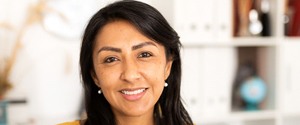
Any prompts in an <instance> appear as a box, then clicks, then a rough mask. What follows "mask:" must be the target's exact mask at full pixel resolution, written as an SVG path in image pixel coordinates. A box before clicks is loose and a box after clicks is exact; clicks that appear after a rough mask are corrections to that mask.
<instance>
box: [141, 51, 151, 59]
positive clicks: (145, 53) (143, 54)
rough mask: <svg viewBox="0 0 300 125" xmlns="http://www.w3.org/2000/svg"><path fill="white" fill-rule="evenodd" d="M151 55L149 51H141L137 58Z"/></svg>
mask: <svg viewBox="0 0 300 125" xmlns="http://www.w3.org/2000/svg"><path fill="white" fill-rule="evenodd" d="M151 56H152V54H151V53H149V52H142V53H141V54H140V55H139V56H138V58H147V57H151Z"/></svg>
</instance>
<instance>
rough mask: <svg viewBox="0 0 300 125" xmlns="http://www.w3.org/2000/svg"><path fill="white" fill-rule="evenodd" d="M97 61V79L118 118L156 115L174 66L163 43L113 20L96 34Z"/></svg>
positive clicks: (126, 23)
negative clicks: (156, 104) (155, 110)
mask: <svg viewBox="0 0 300 125" xmlns="http://www.w3.org/2000/svg"><path fill="white" fill-rule="evenodd" d="M93 63H94V70H95V73H92V76H93V79H94V81H95V83H96V84H97V86H99V88H101V91H102V94H103V95H104V97H105V98H106V100H107V101H108V102H109V103H110V105H111V107H112V110H113V112H114V114H115V115H116V116H117V117H118V116H130V117H132V116H145V115H149V116H151V117H152V116H153V109H154V105H155V103H156V102H157V101H158V99H159V97H160V95H161V94H162V91H163V89H164V83H165V82H164V81H165V80H166V79H167V77H168V76H169V74H170V70H171V65H172V61H169V60H167V59H166V56H165V50H164V47H163V46H162V45H160V44H158V43H156V42H154V41H153V40H151V39H149V38H147V37H146V36H144V35H143V34H141V33H140V32H139V31H138V30H137V29H136V28H135V27H134V26H133V25H131V24H130V23H128V22H126V21H122V20H120V21H113V22H111V23H108V24H106V25H105V26H104V27H103V29H102V30H100V32H99V33H98V34H97V36H96V44H95V48H94V50H93Z"/></svg>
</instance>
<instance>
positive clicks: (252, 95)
mask: <svg viewBox="0 0 300 125" xmlns="http://www.w3.org/2000/svg"><path fill="white" fill-rule="evenodd" d="M266 92H267V87H266V84H265V83H264V81H263V80H262V79H261V78H259V77H257V76H255V77H251V78H250V79H248V80H246V81H244V82H243V83H242V85H241V88H240V95H241V98H242V99H243V100H244V101H245V102H246V110H257V109H258V105H259V104H260V103H261V102H262V101H263V99H264V98H265V97H266Z"/></svg>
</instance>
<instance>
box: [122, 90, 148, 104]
mask: <svg viewBox="0 0 300 125" xmlns="http://www.w3.org/2000/svg"><path fill="white" fill-rule="evenodd" d="M146 91H147V88H138V89H123V90H121V91H120V93H121V95H122V96H123V97H124V99H126V100H128V101H136V100H139V99H140V98H142V97H143V95H144V94H145V93H146Z"/></svg>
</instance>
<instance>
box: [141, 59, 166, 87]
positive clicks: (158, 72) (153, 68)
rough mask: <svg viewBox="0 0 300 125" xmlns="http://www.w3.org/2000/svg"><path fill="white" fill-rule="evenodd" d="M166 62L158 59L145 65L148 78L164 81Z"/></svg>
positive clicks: (144, 68)
mask: <svg viewBox="0 0 300 125" xmlns="http://www.w3.org/2000/svg"><path fill="white" fill-rule="evenodd" d="M164 68H165V67H164V63H162V62H161V61H158V62H157V63H149V64H144V65H143V70H144V71H143V72H144V74H146V76H147V77H148V78H151V79H152V80H154V81H156V82H164V70H165V69H164Z"/></svg>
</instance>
